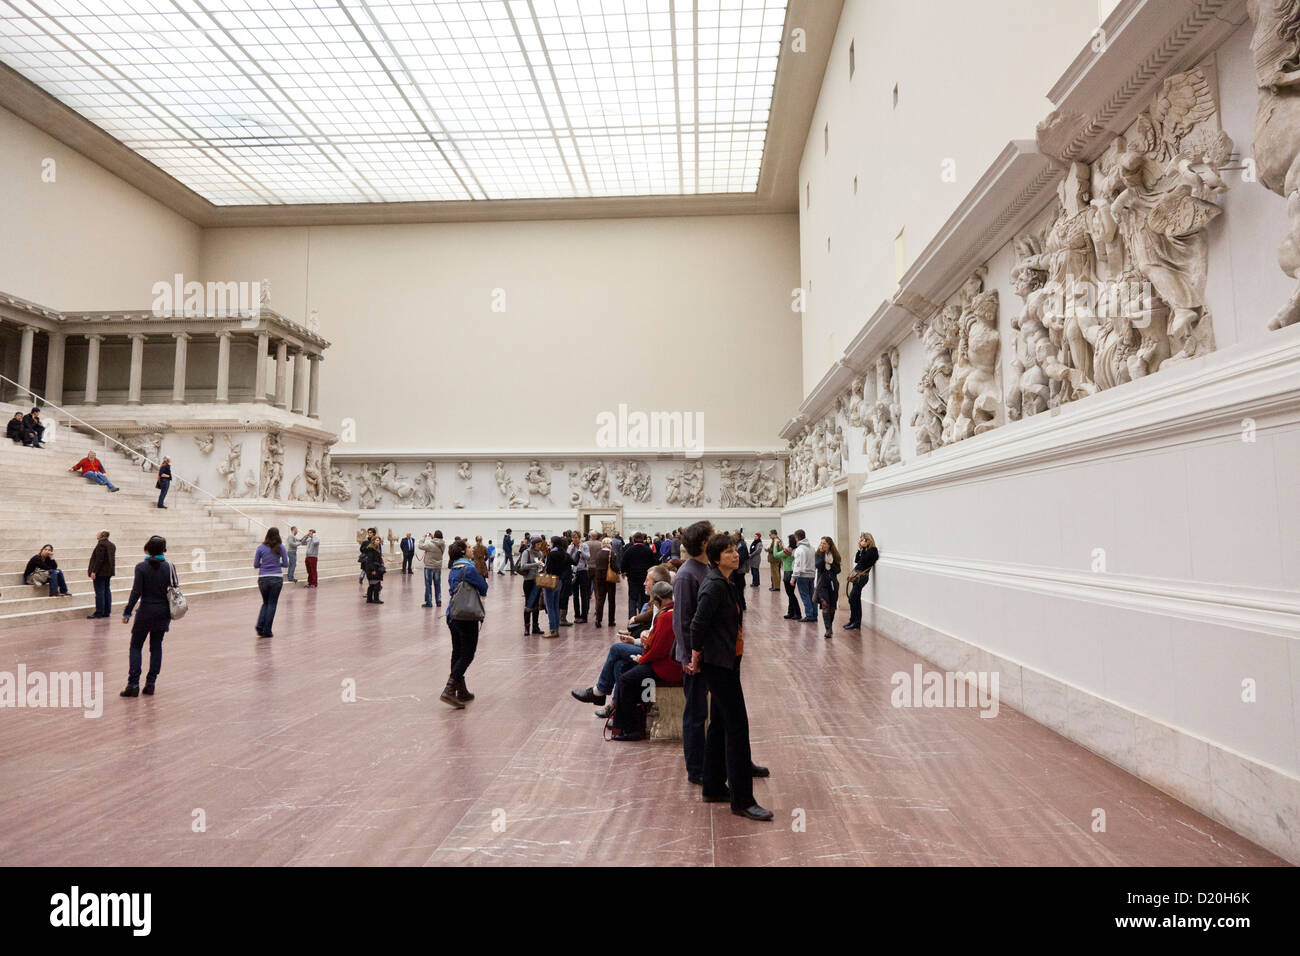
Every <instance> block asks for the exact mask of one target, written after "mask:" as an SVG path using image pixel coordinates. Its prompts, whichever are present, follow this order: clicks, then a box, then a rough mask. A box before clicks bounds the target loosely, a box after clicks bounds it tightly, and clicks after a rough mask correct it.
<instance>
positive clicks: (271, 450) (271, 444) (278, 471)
mask: <svg viewBox="0 0 1300 956" xmlns="http://www.w3.org/2000/svg"><path fill="white" fill-rule="evenodd" d="M283 478H284V445H283V443H282V442H281V441H280V433H279V432H269V433H268V434H267V436H266V454H265V455H263V456H262V497H263V498H279V497H280V482H281V481H282V480H283Z"/></svg>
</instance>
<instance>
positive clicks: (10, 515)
mask: <svg viewBox="0 0 1300 956" xmlns="http://www.w3.org/2000/svg"><path fill="white" fill-rule="evenodd" d="M16 410H20V409H18V408H16V406H10V405H5V404H3V403H0V416H3V417H4V419H5V420H8V419H9V418H12V417H13V413H14V411H16ZM57 437H58V440H57V441H56V442H54V443H51V444H49V445H47V446H46V447H44V448H39V449H37V448H25V447H23V446H21V445H15V444H14V443H13V442H12V441H9V440H8V439H0V629H2V628H9V627H15V626H22V625H32V624H42V623H46V622H51V621H61V620H68V619H72V618H84V617H85V616H86V615H87V614H90V613H92V612H93V610H94V607H95V596H94V589H93V588H92V586H91V581H90V578H89V577H88V576H87V574H86V568H87V564H88V563H89V560H90V552H91V549H93V548H94V546H95V540H96V535H97V534H98V532H99V531H100V530H101V529H107V530H108V531H109V532H110V533H111V540H112V541H113V542H114V543H115V544H116V545H117V575H116V577H114V578H113V606H114V613H120V610H121V607H122V606H123V605H125V604H126V600H127V598H128V597H129V596H130V593H131V580H132V573H133V569H134V567H135V565H136V563H137V562H138V561H140V560H141V559H142V558H143V556H144V543H145V541H147V540H148V539H149V536H150V535H154V534H160V535H162V536H163V537H165V538H166V539H167V556H168V558H169V559H170V560H171V561H172V562H173V563H174V564H175V565H176V569H177V573H178V575H179V577H180V582H181V590H182V591H183V592H184V593H185V596H186V597H187V598H189V599H190V600H191V602H192V603H194V604H195V607H196V610H197V607H198V605H199V603H201V602H203V601H205V600H207V599H208V598H210V597H215V596H217V595H225V594H231V593H235V592H240V591H248V590H250V589H251V590H253V591H256V588H257V579H256V576H255V574H254V571H253V567H252V565H253V550H254V549H255V548H256V546H257V543H258V542H259V540H260V539H261V535H262V531H261V529H260V528H256V527H252V528H250V525H249V523H248V522H247V521H246V520H245V519H244V518H242V517H241V516H240V515H239V514H238V513H237V512H235V511H233V510H232V509H231V508H229V507H228V506H226V505H224V504H222V503H220V502H214V501H212V499H210V498H207V496H205V495H201V494H199V493H195V494H185V493H183V492H182V491H181V490H180V482H179V481H174V482H173V483H172V488H171V493H170V494H169V495H168V496H167V502H166V504H167V507H166V509H159V508H157V507H156V504H157V499H158V492H157V491H155V490H154V482H155V481H156V479H157V476H156V474H154V473H153V472H146V471H144V470H142V469H141V467H140V466H139V465H138V464H136V463H135V462H134V461H132V459H131V457H130V455H129V453H127V452H124V451H121V450H118V449H117V447H116V446H112V445H110V446H108V447H105V442H104V440H103V439H98V438H94V437H91V436H87V435H81V434H78V433H76V432H74V431H72V430H71V429H69V428H68V427H67V426H66V425H61V426H60V427H59V429H58V436H57ZM92 448H93V449H94V451H95V454H96V455H98V456H99V458H100V459H101V460H102V461H103V463H104V469H105V471H106V472H107V473H108V476H109V478H110V480H112V482H113V483H114V484H115V485H117V486H118V487H120V488H121V489H122V490H121V491H119V492H117V493H116V494H112V493H110V492H109V491H108V489H107V488H105V487H103V486H102V485H95V484H91V483H90V482H89V481H87V480H86V479H85V478H83V477H81V475H79V474H77V473H76V472H70V471H68V468H70V467H71V466H72V465H74V464H75V463H76V462H77V461H79V460H80V459H81V458H82V457H83V456H84V455H85V453H86V451H87V450H88V449H92ZM177 477H178V478H179V477H182V476H180V475H178V476H177ZM281 530H282V532H285V533H287V529H281ZM46 544H52V545H54V558H55V560H56V561H58V564H59V568H60V569H61V570H62V571H63V573H64V576H65V577H66V578H67V583H68V590H69V591H71V596H70V597H50V596H49V589H48V587H47V586H46V585H40V586H34V585H29V584H23V582H22V572H23V568H24V567H25V566H26V564H27V559H28V558H30V557H31V556H32V555H34V554H36V553H37V552H38V551H39V550H40V549H41V547H42V545H46ZM356 553H357V548H356V544H355V543H354V542H350V541H339V542H329V541H326V542H324V543H322V545H321V552H320V556H319V559H318V562H317V564H318V574H319V578H320V579H321V580H322V581H324V580H326V579H328V578H340V577H343V578H346V577H353V578H355V577H356V575H357V573H358V571H357V564H356ZM300 554H301V552H300ZM296 577H297V578H298V579H299V581H300V582H305V581H306V578H307V573H306V568H305V565H304V563H303V561H302V559H301V557H300V558H299V561H298V571H297V574H296ZM294 586H295V585H286V587H294ZM296 586H302V585H301V584H299V585H296Z"/></svg>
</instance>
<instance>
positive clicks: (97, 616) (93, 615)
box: [86, 614, 104, 621]
mask: <svg viewBox="0 0 1300 956" xmlns="http://www.w3.org/2000/svg"><path fill="white" fill-rule="evenodd" d="M103 616H104V615H103V614H87V615H86V620H87V621H93V620H95V619H96V618H100V617H103Z"/></svg>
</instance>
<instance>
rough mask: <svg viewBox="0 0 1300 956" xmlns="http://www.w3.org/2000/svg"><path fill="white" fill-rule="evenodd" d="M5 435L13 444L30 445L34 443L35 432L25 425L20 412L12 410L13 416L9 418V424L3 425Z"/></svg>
mask: <svg viewBox="0 0 1300 956" xmlns="http://www.w3.org/2000/svg"><path fill="white" fill-rule="evenodd" d="M5 435H6V436H8V438H9V439H10V440H11V441H12V442H13V443H14V444H15V445H28V446H31V445H35V444H36V432H34V431H32V430H31V429H30V428H28V427H27V422H26V420H24V418H23V413H22V412H14V417H13V418H11V419H9V424H8V425H6V426H5Z"/></svg>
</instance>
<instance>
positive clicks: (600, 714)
mask: <svg viewBox="0 0 1300 956" xmlns="http://www.w3.org/2000/svg"><path fill="white" fill-rule="evenodd" d="M594 713H595V715H596V717H597V718H599V719H600V720H608V719H609V718H610V717H613V716H614V705H613V704H606V705H605V706H604V707H602V708H600V709H599V710H597V711H594Z"/></svg>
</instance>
